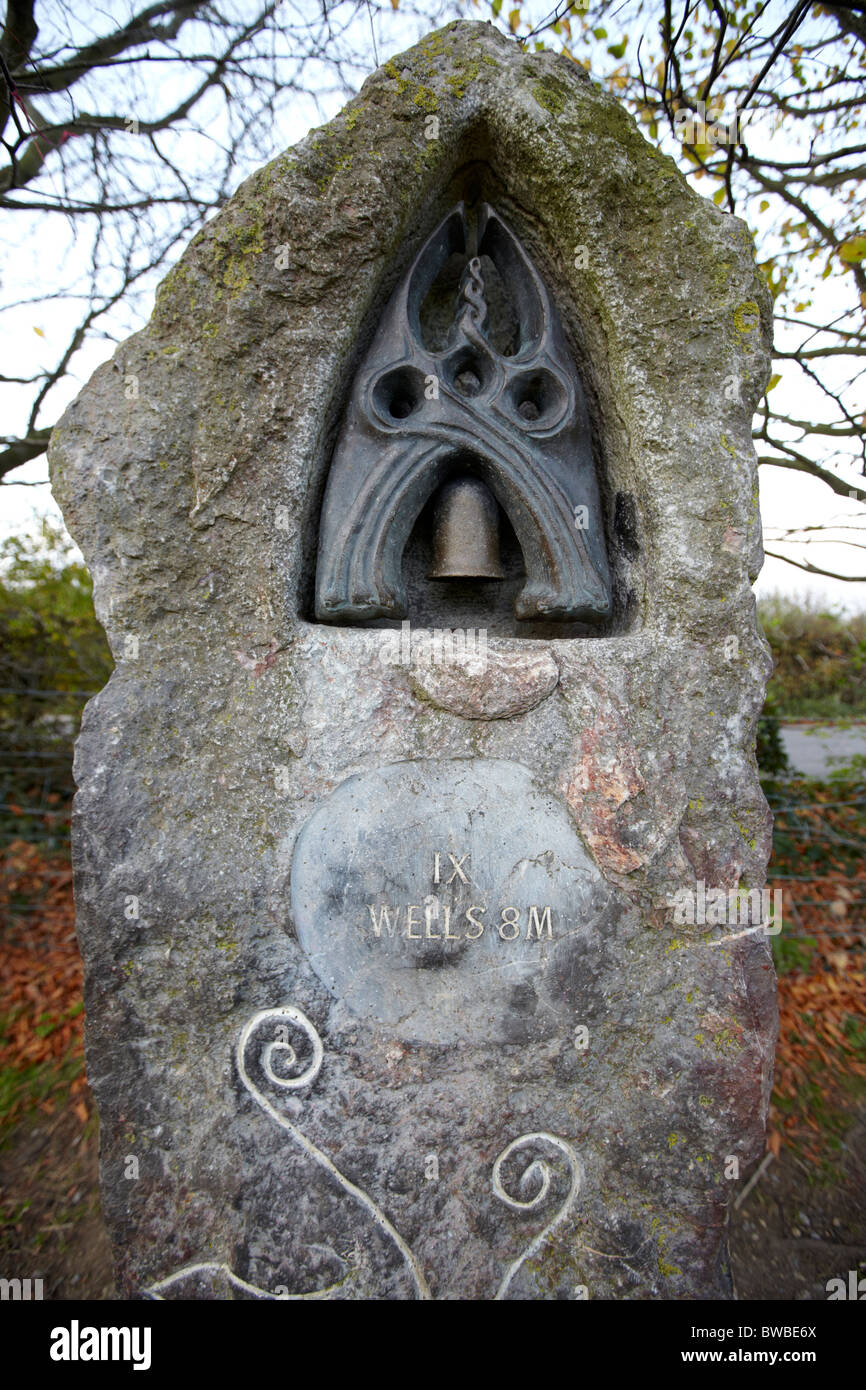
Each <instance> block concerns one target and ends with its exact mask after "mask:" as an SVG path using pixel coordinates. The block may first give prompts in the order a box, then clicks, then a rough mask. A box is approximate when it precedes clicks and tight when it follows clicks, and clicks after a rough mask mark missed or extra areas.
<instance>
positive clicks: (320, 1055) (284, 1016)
mask: <svg viewBox="0 0 866 1390" xmlns="http://www.w3.org/2000/svg"><path fill="white" fill-rule="evenodd" d="M268 1019H272V1020H273V1022H274V1023H275V1024H276V1026H277V1027H278V1028H286V1027H287V1026H288V1025H289V1024H292V1025H293V1026H294V1027H296V1028H299V1029H300V1030H301V1032H302V1033H304V1034H305V1036H306V1037H307V1039H308V1041H309V1042H310V1044H311V1046H312V1049H313V1055H312V1057H311V1059H310V1061H309V1062H308V1063H307V1065H306V1066H305V1068H304V1070H303V1071H302V1072H301V1073H300V1074H299V1075H297V1076H285V1075H282V1076H281V1075H279V1074H278V1073H277V1072H276V1071H275V1070H274V1065H273V1057H274V1053H275V1052H276V1053H280V1054H281V1055H282V1059H283V1063H284V1066H286V1067H293V1066H295V1065H296V1064H297V1063H298V1054H297V1052H296V1051H295V1049H294V1047H292V1044H291V1043H290V1042H285V1041H283V1040H281V1039H277V1040H275V1041H273V1042H269V1043H266V1044H265V1046H264V1048H263V1049H262V1053H261V1058H260V1061H261V1065H262V1071H263V1072H264V1073H265V1076H266V1077H267V1078H268V1080H269V1081H270V1082H272V1083H273V1085H274V1086H279V1087H280V1088H281V1089H282V1090H284V1091H296V1090H299V1089H300V1088H301V1087H303V1086H310V1085H311V1084H312V1083H313V1082H314V1081H315V1079H316V1077H317V1076H318V1074H319V1072H320V1070H321V1067H322V1061H323V1059H324V1056H325V1051H324V1048H323V1046H322V1039H321V1038H320V1037H319V1035H318V1033H317V1032H316V1030H315V1028H314V1027H313V1025H312V1023H311V1022H310V1020H309V1019H308V1018H307V1016H306V1014H303V1013H301V1010H300V1009H296V1008H294V1007H293V1005H291V1004H284V1005H283V1007H282V1008H279V1009H262V1010H261V1011H260V1012H259V1013H257V1014H254V1015H253V1017H252V1018H251V1019H250V1021H249V1023H247V1024H246V1026H245V1027H244V1029H243V1032H242V1033H241V1035H240V1038H239V1039H238V1070H239V1071H240V1073H241V1078H242V1080H243V1081H244V1084H245V1085H246V1086H247V1087H248V1089H251V1090H253V1093H254V1094H255V1093H256V1091H257V1088H256V1087H254V1086H253V1084H252V1082H250V1081H249V1078H248V1077H247V1076H246V1075H245V1066H244V1060H243V1059H244V1056H245V1054H246V1051H247V1048H248V1046H249V1042H250V1039H251V1038H252V1036H253V1033H255V1031H256V1029H257V1028H258V1027H259V1025H260V1024H262V1023H264V1022H265V1021H266V1020H268ZM256 1098H257V1099H258V1096H257V1097H256Z"/></svg>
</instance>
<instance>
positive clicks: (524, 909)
mask: <svg viewBox="0 0 866 1390" xmlns="http://www.w3.org/2000/svg"><path fill="white" fill-rule="evenodd" d="M613 896H614V895H613V894H612V892H611V889H610V888H609V887H608V886H607V885H606V884H605V882H604V879H603V878H602V876H601V874H600V873H599V871H598V869H597V868H596V867H595V865H594V864H593V862H592V860H591V859H590V858H589V856H588V854H587V853H586V850H585V849H584V848H583V845H582V844H581V841H580V838H579V836H578V835H577V832H576V830H575V828H574V822H573V821H572V820H571V818H570V817H569V815H568V812H567V811H566V809H565V807H564V806H563V805H562V804H561V803H560V802H558V801H556V800H555V799H554V798H553V797H552V796H551V795H550V794H549V793H547V792H544V791H543V790H542V789H541V788H540V787H538V786H537V785H536V784H535V783H534V782H533V781H532V778H531V777H530V775H529V772H528V771H527V769H526V768H523V767H521V766H520V765H519V764H517V763H509V762H502V761H494V760H493V759H490V758H465V759H461V758H454V759H450V760H444V759H443V760H441V761H439V760H433V759H426V760H423V761H419V762H410V763H390V764H389V765H388V766H387V767H385V768H382V769H381V770H377V771H375V772H368V773H366V774H365V775H364V776H361V777H352V778H350V779H349V780H348V781H346V782H343V783H342V784H341V786H340V787H339V788H338V789H337V791H335V792H333V793H332V794H331V795H330V796H329V797H327V798H326V799H325V801H324V802H323V803H322V805H321V806H320V807H319V809H318V811H316V812H315V814H314V815H313V816H312V818H311V819H310V820H309V821H308V822H307V824H306V825H305V826H304V828H303V830H302V831H301V833H300V835H299V836H298V840H297V845H296V848H295V852H294V859H293V863H292V915H293V918H294V922H295V930H296V931H297V933H298V940H299V941H300V943H301V945H302V947H303V948H304V950H305V951H306V953H307V956H308V957H309V960H310V964H311V965H312V967H313V969H314V970H315V972H316V974H317V975H318V977H319V979H320V980H321V981H322V983H323V984H324V985H325V986H326V987H327V988H328V989H329V990H330V991H331V993H332V994H333V995H334V997H335V998H336V999H341V1000H343V1002H344V1003H345V1004H346V1005H347V1007H348V1008H349V1010H350V1011H351V1012H352V1013H354V1014H356V1015H357V1016H358V1017H360V1018H365V1019H370V1020H372V1021H374V1022H376V1023H379V1024H385V1025H387V1026H388V1027H389V1028H391V1029H392V1030H393V1031H394V1033H395V1034H396V1035H397V1037H400V1038H404V1039H405V1040H406V1041H407V1042H428V1043H437V1044H445V1043H455V1042H457V1041H458V1040H462V1041H463V1042H465V1043H469V1044H486V1043H488V1042H521V1041H526V1040H528V1039H532V1040H533V1041H538V1040H540V1039H541V1038H544V1037H550V1036H553V1035H555V1034H556V1033H559V1035H560V1036H561V1037H565V1038H566V1041H567V1040H568V1039H570V1036H571V1032H572V1029H571V1026H570V1024H571V1020H572V1018H574V1017H576V1016H577V1015H578V1014H579V1013H580V1009H581V1003H582V1000H581V995H580V961H581V958H582V956H583V955H584V954H585V952H586V950H587V946H588V942H589V940H590V939H591V938H592V937H593V935H594V932H595V930H596V929H597V923H598V922H599V921H600V920H601V918H602V916H603V914H604V913H605V910H606V909H607V908H609V906H610V903H611V900H612V898H613ZM618 896H620V897H621V895H618ZM623 901H625V900H623Z"/></svg>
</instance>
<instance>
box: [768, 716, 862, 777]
mask: <svg viewBox="0 0 866 1390" xmlns="http://www.w3.org/2000/svg"><path fill="white" fill-rule="evenodd" d="M781 733H782V742H783V744H784V745H785V752H786V753H787V754H788V759H789V761H790V764H791V768H792V770H793V771H794V772H798V773H800V774H801V776H805V777H824V776H826V774H827V773H828V772H832V771H833V769H834V768H836V767H838V766H840V763H839V761H834V760H839V759H841V760H842V761H844V762H850V760H851V758H852V757H853V756H854V754H855V753H861V754H862V755H863V756H864V757H866V724H853V725H852V726H851V727H850V728H849V729H845V728H841V729H840V728H839V727H838V726H837V725H835V724H783V725H782V727H781Z"/></svg>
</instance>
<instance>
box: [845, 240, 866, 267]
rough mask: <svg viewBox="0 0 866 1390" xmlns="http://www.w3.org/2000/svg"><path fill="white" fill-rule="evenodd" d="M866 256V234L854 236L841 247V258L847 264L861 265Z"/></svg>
mask: <svg viewBox="0 0 866 1390" xmlns="http://www.w3.org/2000/svg"><path fill="white" fill-rule="evenodd" d="M864 258H866V236H852V237H849V238H848V240H847V241H843V242H842V245H841V246H840V247H839V259H840V261H844V262H845V264H846V265H859V264H860V262H861V261H862V260H863V259H864Z"/></svg>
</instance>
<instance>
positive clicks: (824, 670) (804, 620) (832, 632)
mask: <svg viewBox="0 0 866 1390" xmlns="http://www.w3.org/2000/svg"><path fill="white" fill-rule="evenodd" d="M758 617H759V619H760V623H761V627H762V628H763V630H764V635H765V637H766V638H767V641H768V642H769V644H770V647H771V649H772V652H773V662H774V670H773V675H772V678H771V680H770V688H769V696H770V698H771V700H772V702H773V705H774V709H773V711H772V712H774V713H777V714H779V715H780V716H781V717H782V718H806V719H839V718H846V717H847V718H859V717H863V716H866V614H858V615H857V616H855V617H846V616H844V615H843V614H841V613H838V612H834V611H833V610H832V609H828V608H825V607H822V606H821V605H820V604H819V603H818V602H817V601H816V600H814V599H811V598H806V599H792V598H786V597H784V596H783V595H781V594H774V595H771V596H770V597H768V598H766V599H762V600H761V602H760V603H759V604H758ZM768 770H769V769H768Z"/></svg>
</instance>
